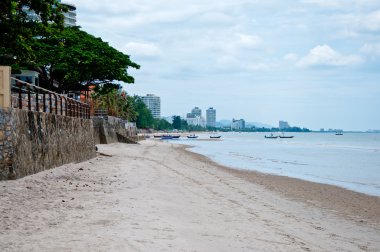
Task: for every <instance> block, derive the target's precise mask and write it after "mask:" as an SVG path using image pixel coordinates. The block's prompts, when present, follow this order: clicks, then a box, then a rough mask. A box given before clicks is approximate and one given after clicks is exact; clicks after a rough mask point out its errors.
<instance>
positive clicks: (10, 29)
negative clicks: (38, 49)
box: [0, 0, 65, 69]
mask: <svg viewBox="0 0 380 252" xmlns="http://www.w3.org/2000/svg"><path fill="white" fill-rule="evenodd" d="M63 11H65V8H64V7H63V6H62V5H60V4H59V3H58V1H57V0H18V1H15V0H1V1H0V34H1V37H0V64H2V65H10V66H12V68H13V69H18V68H19V67H21V66H25V65H27V64H29V63H31V62H33V61H35V60H36V59H37V57H36V55H35V51H33V49H32V44H33V43H34V42H35V41H36V40H37V39H38V37H39V36H41V34H44V33H45V34H46V33H49V30H50V28H51V27H54V28H56V29H63V20H64V17H63V15H62V12H63Z"/></svg>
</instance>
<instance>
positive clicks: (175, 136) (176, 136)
mask: <svg viewBox="0 0 380 252" xmlns="http://www.w3.org/2000/svg"><path fill="white" fill-rule="evenodd" d="M172 137H173V138H174V139H178V138H180V137H181V135H172Z"/></svg>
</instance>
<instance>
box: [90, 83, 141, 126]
mask: <svg viewBox="0 0 380 252" xmlns="http://www.w3.org/2000/svg"><path fill="white" fill-rule="evenodd" d="M94 91H95V93H94V94H93V95H92V98H93V100H94V101H95V107H96V109H105V110H107V112H108V115H110V116H115V117H120V118H122V119H125V120H128V121H134V120H136V118H137V112H136V110H135V104H134V99H133V97H131V96H128V95H127V93H126V92H125V91H121V88H120V86H118V85H111V84H108V85H102V86H96V87H95V88H94Z"/></svg>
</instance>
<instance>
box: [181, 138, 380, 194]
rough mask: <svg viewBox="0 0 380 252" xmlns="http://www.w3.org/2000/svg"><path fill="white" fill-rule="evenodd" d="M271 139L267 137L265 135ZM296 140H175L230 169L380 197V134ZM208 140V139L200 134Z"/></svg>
mask: <svg viewBox="0 0 380 252" xmlns="http://www.w3.org/2000/svg"><path fill="white" fill-rule="evenodd" d="M266 134H267V135H268V133H266ZM288 134H291V135H294V136H295V137H294V138H292V139H279V138H278V139H265V138H264V135H265V133H222V134H221V135H222V140H223V141H198V140H192V139H182V140H177V141H176V143H181V144H190V145H193V146H194V148H192V149H191V150H192V151H194V152H196V153H200V154H203V155H206V156H208V157H210V158H211V159H212V160H214V161H216V162H218V163H220V164H223V165H227V166H230V167H235V168H240V169H247V170H255V171H260V172H265V173H272V174H278V175H284V176H289V177H295V178H300V179H304V180H310V181H314V182H320V183H326V184H333V185H337V186H341V187H344V188H348V189H351V190H354V191H358V192H363V193H367V194H371V195H377V196H380V134H369V133H368V134H367V133H345V134H344V135H343V136H336V135H335V134H333V133H288ZM199 139H209V135H206V134H205V135H202V134H201V135H199Z"/></svg>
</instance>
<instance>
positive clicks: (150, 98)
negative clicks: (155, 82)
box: [140, 94, 161, 119]
mask: <svg viewBox="0 0 380 252" xmlns="http://www.w3.org/2000/svg"><path fill="white" fill-rule="evenodd" d="M140 98H141V100H142V101H143V102H144V103H145V105H146V106H147V108H148V109H149V110H150V112H151V113H152V116H153V118H156V119H160V118H161V99H160V97H158V96H156V95H154V94H147V95H146V96H141V97H140Z"/></svg>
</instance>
